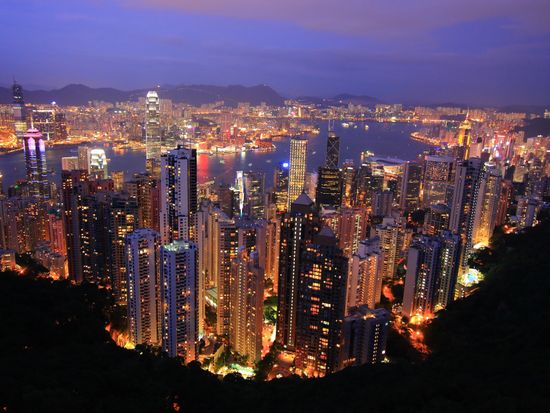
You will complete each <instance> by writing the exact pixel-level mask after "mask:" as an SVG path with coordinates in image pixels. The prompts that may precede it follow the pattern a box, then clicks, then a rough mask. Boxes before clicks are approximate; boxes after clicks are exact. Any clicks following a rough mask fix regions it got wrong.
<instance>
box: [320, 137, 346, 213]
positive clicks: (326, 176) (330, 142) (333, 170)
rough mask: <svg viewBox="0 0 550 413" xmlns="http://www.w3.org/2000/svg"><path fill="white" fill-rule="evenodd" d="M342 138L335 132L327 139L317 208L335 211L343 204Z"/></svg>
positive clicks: (321, 168)
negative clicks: (339, 164) (340, 159)
mask: <svg viewBox="0 0 550 413" xmlns="http://www.w3.org/2000/svg"><path fill="white" fill-rule="evenodd" d="M339 151H340V138H339V137H338V136H336V134H335V133H334V132H333V131H329V133H328V137H327V154H326V159H325V166H322V167H319V181H318V185H317V192H316V194H315V202H316V204H317V208H321V207H324V208H330V209H335V208H338V207H340V204H341V203H342V182H341V174H340V169H338V161H339Z"/></svg>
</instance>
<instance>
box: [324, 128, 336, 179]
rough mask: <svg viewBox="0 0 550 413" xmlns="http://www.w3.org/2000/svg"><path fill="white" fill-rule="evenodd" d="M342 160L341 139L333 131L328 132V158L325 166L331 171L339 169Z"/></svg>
mask: <svg viewBox="0 0 550 413" xmlns="http://www.w3.org/2000/svg"><path fill="white" fill-rule="evenodd" d="M339 160H340V138H339V137H338V136H336V133H335V132H334V131H332V130H329V131H328V137H327V157H326V162H325V166H326V167H327V168H331V169H338V164H339Z"/></svg>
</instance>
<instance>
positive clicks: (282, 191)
mask: <svg viewBox="0 0 550 413" xmlns="http://www.w3.org/2000/svg"><path fill="white" fill-rule="evenodd" d="M288 168H289V163H288V162H280V163H279V166H277V168H275V172H274V175H273V194H274V198H275V199H274V201H275V205H276V207H277V212H279V213H283V212H286V210H287V206H288Z"/></svg>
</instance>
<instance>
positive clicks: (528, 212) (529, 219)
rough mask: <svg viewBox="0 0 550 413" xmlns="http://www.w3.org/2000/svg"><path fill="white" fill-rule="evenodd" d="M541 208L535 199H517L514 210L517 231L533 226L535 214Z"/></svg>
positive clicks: (524, 197)
mask: <svg viewBox="0 0 550 413" xmlns="http://www.w3.org/2000/svg"><path fill="white" fill-rule="evenodd" d="M541 206H542V202H541V201H540V200H539V199H536V198H529V197H526V196H522V197H519V198H518V205H517V208H516V217H517V221H518V224H517V226H518V229H523V228H529V227H532V226H533V225H535V223H536V222H537V221H536V218H537V214H538V212H539V210H540V207H541Z"/></svg>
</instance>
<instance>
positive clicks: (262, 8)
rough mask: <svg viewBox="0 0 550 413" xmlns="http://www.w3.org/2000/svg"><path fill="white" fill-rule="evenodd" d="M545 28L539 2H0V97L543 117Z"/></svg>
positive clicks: (548, 83) (548, 30)
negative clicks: (318, 103) (382, 104)
mask: <svg viewBox="0 0 550 413" xmlns="http://www.w3.org/2000/svg"><path fill="white" fill-rule="evenodd" d="M549 15H550V3H549V2H548V1H545V0H525V1H515V0H486V1H483V2H479V1H474V0H463V1H456V0H444V1H433V0H421V1H414V2H413V1H407V0H399V1H392V2H387V1H353V0H351V1H350V0H346V1H336V0H322V1H319V0H305V1H304V0H302V1H298V2H296V1H290V0H282V1H281V0H280V1H274V2H266V3H258V2H256V1H250V0H238V1H216V0H206V1H204V0H202V1H178V0H161V1H147V0H139V1H124V0H116V1H102V0H84V1H69V0H59V1H47V0H28V1H18V0H4V1H2V3H1V4H0V35H1V36H2V38H3V39H5V41H3V42H2V43H1V44H0V53H1V55H2V59H3V61H4V64H2V65H1V67H0V79H1V80H0V84H5V85H8V84H9V83H10V80H11V79H12V77H13V76H16V78H17V79H18V80H19V81H20V82H21V83H24V84H26V85H28V86H27V88H28V89H34V88H36V87H39V88H53V87H61V86H64V85H66V84H68V83H83V84H86V85H89V86H109V87H115V88H120V89H134V88H146V87H151V86H153V85H156V84H217V85H226V84H244V85H253V84H269V85H271V86H272V87H274V88H275V89H276V90H277V91H279V92H280V93H281V94H283V95H285V96H287V97H296V96H299V95H312V96H330V95H334V94H337V93H343V92H347V93H352V94H367V95H370V96H375V97H378V98H379V99H381V100H383V101H399V102H405V103H406V102H410V103H413V102H414V103H443V102H457V103H464V104H471V105H479V104H487V105H497V106H503V105H509V104H531V105H544V104H547V103H548V99H547V98H548V96H549V95H550V78H549V77H548V76H547V73H548V72H549V71H550V54H549V45H550V25H548V16H549ZM21 25H24V29H22V28H21ZM8 39H9V40H8ZM46 46H47V47H46ZM34 86H36V87H34Z"/></svg>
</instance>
